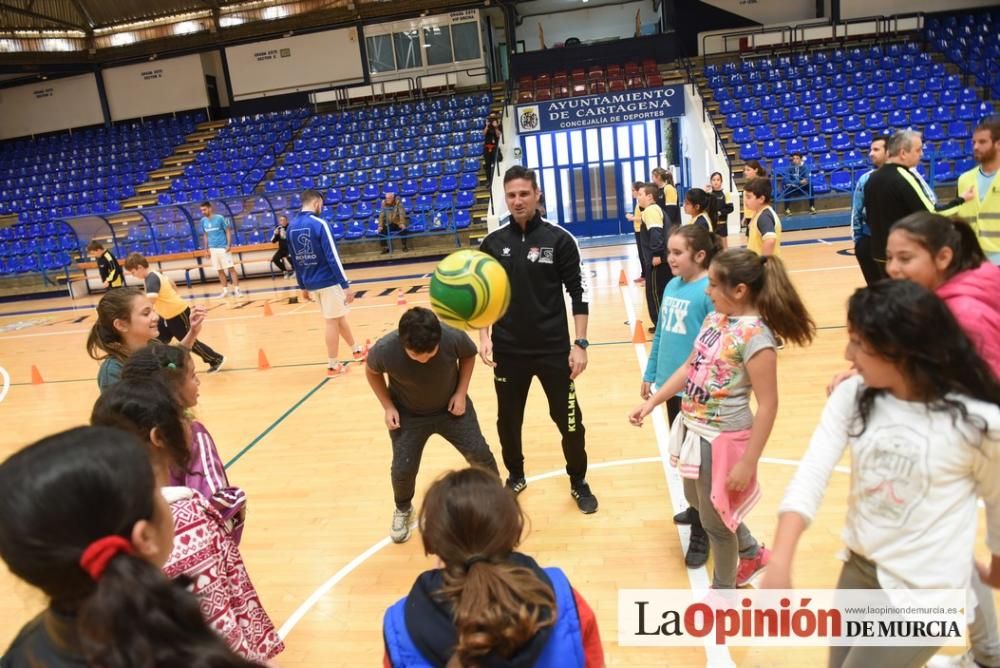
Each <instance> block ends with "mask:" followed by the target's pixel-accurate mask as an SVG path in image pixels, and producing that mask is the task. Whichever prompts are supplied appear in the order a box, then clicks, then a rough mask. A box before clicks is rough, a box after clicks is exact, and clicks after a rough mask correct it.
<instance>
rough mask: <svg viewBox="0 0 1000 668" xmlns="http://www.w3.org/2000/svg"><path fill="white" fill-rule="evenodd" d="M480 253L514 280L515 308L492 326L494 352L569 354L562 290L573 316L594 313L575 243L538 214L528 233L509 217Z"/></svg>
mask: <svg viewBox="0 0 1000 668" xmlns="http://www.w3.org/2000/svg"><path fill="white" fill-rule="evenodd" d="M500 224H501V227H500V228H498V229H496V230H494V231H493V232H491V233H490V234H488V235H487V236H486V238H485V239H483V241H482V244H481V245H480V247H479V249H480V250H481V251H483V252H484V253H486V254H487V255H491V256H492V257H494V258H496V259H497V261H499V262H500V264H501V265H503V268H504V269H505V270H506V271H507V276H508V278H510V286H511V299H510V308H508V309H507V313H506V314H505V315H504V317H502V318H500V320H498V321H497V322H496V324H495V325H493V350H494V351H495V352H498V353H501V354H507V355H549V354H555V353H566V354H568V353H569V349H570V338H569V326H568V322H567V318H566V302H565V300H564V298H563V287H564V286H565V288H566V292H568V293H569V296H570V298H571V299H572V301H573V315H585V314H587V313H589V306H590V287H589V285H588V281H587V276H586V275H585V274H584V271H583V265H582V263H581V261H580V247H579V246H578V245H577V243H576V238H575V237H574V236H573V235H572V234H570V233H569V232H567V231H566V230H564V229H563V228H561V227H559V226H558V225H556V224H554V223H551V222H549V221H547V220H545V219H544V218H542V217H541V215H540V214H538V213H536V214H535V217H534V218H532V219H531V220H529V221H528V224H527V225H526V226H525V229H524V231H523V232H522V231H521V228H520V227H519V226H518V225H517V223H515V222H513V221H512V220H511V218H510V216H507V217H505V218H504V219H503V220H501V221H500Z"/></svg>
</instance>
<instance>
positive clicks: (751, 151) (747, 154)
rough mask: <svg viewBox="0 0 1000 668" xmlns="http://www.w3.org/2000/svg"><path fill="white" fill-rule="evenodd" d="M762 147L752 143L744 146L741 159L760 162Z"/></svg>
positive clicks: (741, 149) (741, 147)
mask: <svg viewBox="0 0 1000 668" xmlns="http://www.w3.org/2000/svg"><path fill="white" fill-rule="evenodd" d="M760 158H761V153H760V146H758V145H757V144H755V143H753V142H751V143H748V144H743V145H741V146H740V159H741V160H760Z"/></svg>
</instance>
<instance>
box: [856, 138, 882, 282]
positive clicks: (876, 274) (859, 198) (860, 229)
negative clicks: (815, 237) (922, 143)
mask: <svg viewBox="0 0 1000 668" xmlns="http://www.w3.org/2000/svg"><path fill="white" fill-rule="evenodd" d="M888 141H889V138H888V137H884V136H883V137H876V138H875V139H873V140H872V143H871V148H870V150H869V151H868V157H869V158H871V161H872V169H869V170H868V171H867V172H865V173H864V174H862V175H861V176H860V177H859V178H858V184H857V186H855V188H854V199H853V201H852V206H851V236H852V237H854V258H855V259H856V260H857V261H858V266H859V267H861V273H862V274H863V275H864V277H865V283H867V284H868V285H871V284H872V283H875V282H876V281H878V280H879V279H881V278H882V273H881V271H879V268H878V265H877V264H875V259H874V258H873V257H872V232H871V230H870V229H868V221H867V220H866V217H865V184H866V183H868V177H869V176H871V174H872V172H874V171H875V170H876V169H878V168H879V167H881V166H882V165H884V164H885V158H886V152H885V147H886V144H887V143H888Z"/></svg>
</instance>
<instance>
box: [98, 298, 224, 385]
mask: <svg viewBox="0 0 1000 668" xmlns="http://www.w3.org/2000/svg"><path fill="white" fill-rule="evenodd" d="M204 319H205V310H204V309H201V308H195V309H193V310H192V312H191V330H190V331H189V332H188V334H187V336H185V337H184V339H183V340H182V341H181V345H182V346H184V347H185V348H188V349H189V350H190V348H191V346H193V345H194V343H195V342H196V341H197V339H198V334H199V333H200V332H201V325H202V323H203V322H204ZM159 335H160V317H159V316H158V315H157V314H156V311H155V310H153V302H151V301H150V300H149V298H148V297H146V295H145V293H143V291H142V290H140V289H139V288H121V289H119V290H111V291H109V292H106V293H105V294H104V296H103V297H101V301H100V302H98V303H97V322H95V323H94V325H93V327H91V328H90V334H89V335H88V336H87V353H88V354H89V355H90V356H91V357H92V358H94V359H95V360H99V361H101V369H100V371H98V372H97V385H98V387H100V388H101V390H104V389H105V388H106V387H108V386H109V385H114V384H115V383H117V382H118V379H119V378H121V372H122V367H123V366H124V365H125V360H126V359H128V357H129V355H131V354H132V353H133V352H135V351H136V350H139V349H140V348H142V347H143V346H145V345H146V344H147V343H149V342H150V341H152V340H153V339H155V338H158V337H159Z"/></svg>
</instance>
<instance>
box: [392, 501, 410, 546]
mask: <svg viewBox="0 0 1000 668" xmlns="http://www.w3.org/2000/svg"><path fill="white" fill-rule="evenodd" d="M412 514H413V506H410V509H409V510H400V509H399V508H396V509H395V510H394V511H392V529H390V530H389V537H390V538H392V542H393V543H405V542H406V539H407V538H409V537H410V515H412Z"/></svg>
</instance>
